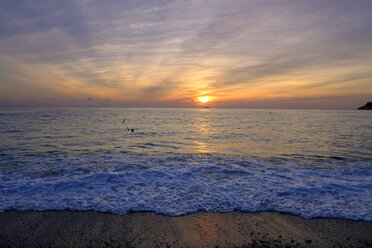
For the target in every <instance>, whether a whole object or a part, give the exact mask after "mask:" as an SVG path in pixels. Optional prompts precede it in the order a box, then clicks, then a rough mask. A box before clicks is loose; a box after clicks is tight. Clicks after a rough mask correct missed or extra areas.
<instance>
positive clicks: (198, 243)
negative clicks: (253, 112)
mask: <svg viewBox="0 0 372 248" xmlns="http://www.w3.org/2000/svg"><path fill="white" fill-rule="evenodd" d="M0 223H1V228H0V247H7V246H9V247H333V246H336V247H371V246H372V221H363V220H348V219H336V218H314V219H305V218H303V217H300V216H296V215H292V214H286V213H279V212H270V211H269V212H256V213H247V212H241V211H233V212H230V213H207V212H197V213H192V214H187V215H182V216H176V217H175V216H165V215H162V214H156V213H154V212H130V213H127V214H124V215H118V214H112V213H102V212H95V211H70V210H62V211H55V210H47V211H24V212H22V211H5V212H1V213H0Z"/></svg>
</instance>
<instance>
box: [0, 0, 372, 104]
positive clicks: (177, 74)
mask: <svg viewBox="0 0 372 248" xmlns="http://www.w3.org/2000/svg"><path fill="white" fill-rule="evenodd" d="M371 12H372V3H371V2H370V1H351V0H350V1H349V0H342V1H339V0H326V1H324V0H322V1H320V0H315V1H311V2H309V1H299V0H296V1H294V0H284V1H280V2H278V1H261V0H260V1H258V0H254V1H243V0H237V1H234V2H228V1H219V0H217V1H209V0H206V1H198V0H191V1H170V0H162V1H150V0H147V1H110V2H102V1H72V0H70V1H63V2H61V1H45V0H36V1H32V2H30V1H21V0H17V1H2V2H1V3H0V68H4V69H3V70H2V74H1V75H0V77H1V80H2V85H0V89H5V86H4V85H7V86H6V87H8V88H9V87H10V88H11V87H12V86H10V85H14V86H13V87H14V88H17V89H18V88H21V85H28V87H29V88H31V89H32V87H34V89H35V90H34V91H35V92H34V93H33V94H37V92H38V91H40V89H45V90H44V91H43V92H48V93H45V94H49V95H50V96H53V95H55V96H57V95H58V96H65V97H68V96H69V97H72V96H73V97H75V96H76V98H77V99H87V98H88V97H89V96H92V98H94V99H104V98H110V99H113V100H114V101H123V102H124V101H137V102H138V101H144V99H146V100H148V101H159V99H160V100H162V101H166V100H169V101H175V100H179V101H180V102H182V101H183V100H185V99H189V100H191V99H194V98H195V97H198V96H200V95H202V94H203V95H211V96H215V97H216V98H221V99H222V98H224V97H225V98H229V99H236V100H239V101H240V100H242V99H243V100H244V99H247V98H250V97H253V96H258V95H260V96H261V97H271V96H272V95H275V96H278V95H281V96H282V97H284V96H285V97H287V96H288V94H289V93H290V94H292V96H293V97H295V95H311V94H313V96H314V94H320V93H319V91H321V90H323V91H325V92H326V93H327V94H331V93H332V92H337V94H341V93H342V92H344V93H345V94H347V92H346V91H345V89H350V88H353V92H354V93H355V94H356V93H358V92H359V93H361V92H362V91H363V92H369V93H372V89H371V87H370V86H368V85H367V82H370V81H371V80H372V77H371V75H370V73H369V70H368V69H367V68H366V65H370V64H371V63H372V53H371V52H370V44H371V43H372V32H371V30H372V16H371V15H370V13H371ZM13 92H16V91H14V90H13ZM40 92H41V91H40ZM311 92H313V93H311ZM314 99H315V98H314Z"/></svg>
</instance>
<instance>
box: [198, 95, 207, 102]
mask: <svg viewBox="0 0 372 248" xmlns="http://www.w3.org/2000/svg"><path fill="white" fill-rule="evenodd" d="M199 102H201V103H206V102H209V98H208V97H206V96H203V97H200V98H199Z"/></svg>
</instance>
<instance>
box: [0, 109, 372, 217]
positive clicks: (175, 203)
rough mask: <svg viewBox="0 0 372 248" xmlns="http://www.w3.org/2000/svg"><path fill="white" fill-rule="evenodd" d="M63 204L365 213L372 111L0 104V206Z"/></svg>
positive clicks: (370, 211) (369, 195)
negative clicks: (58, 106)
mask: <svg viewBox="0 0 372 248" xmlns="http://www.w3.org/2000/svg"><path fill="white" fill-rule="evenodd" d="M132 129H133V130H132ZM65 209H68V210H94V211H100V212H112V213H117V214H125V213H128V212H131V211H153V212H156V213H160V214H164V215H169V216H179V215H185V214H189V213H194V212H197V211H206V212H231V211H234V210H239V211H245V212H258V211H278V212H285V213H291V214H295V215H300V216H303V217H305V218H314V217H334V218H346V219H353V220H367V221H372V111H357V110H284V109H280V110H278V109H214V108H187V109H182V108H20V107H14V108H13V107H12V108H10V107H2V108H0V212H3V211H6V210H19V211H25V210H38V211H41V210H65Z"/></svg>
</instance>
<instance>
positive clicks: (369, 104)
mask: <svg viewBox="0 0 372 248" xmlns="http://www.w3.org/2000/svg"><path fill="white" fill-rule="evenodd" d="M359 109H362V110H372V102H367V103H366V105H364V106H362V107H359V108H358V110H359Z"/></svg>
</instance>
